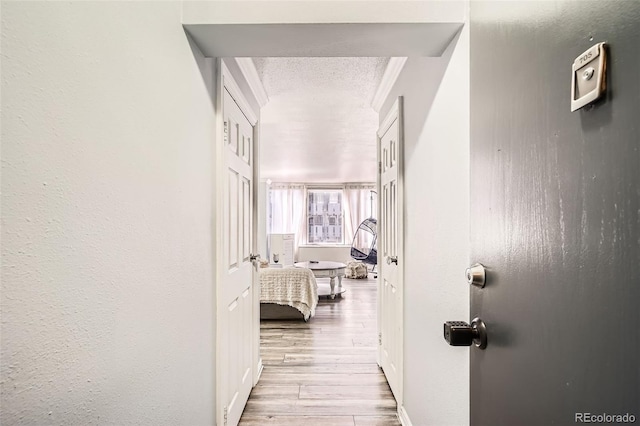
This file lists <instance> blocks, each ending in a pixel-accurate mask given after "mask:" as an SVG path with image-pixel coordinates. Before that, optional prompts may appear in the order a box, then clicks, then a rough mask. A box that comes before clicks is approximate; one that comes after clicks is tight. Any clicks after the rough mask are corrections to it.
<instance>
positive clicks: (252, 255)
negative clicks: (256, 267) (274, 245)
mask: <svg viewBox="0 0 640 426" xmlns="http://www.w3.org/2000/svg"><path fill="white" fill-rule="evenodd" d="M258 259H260V255H259V254H250V255H249V260H250V261H252V262H253V261H254V260H258Z"/></svg>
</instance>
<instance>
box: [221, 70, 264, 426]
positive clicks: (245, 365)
mask: <svg viewBox="0 0 640 426" xmlns="http://www.w3.org/2000/svg"><path fill="white" fill-rule="evenodd" d="M223 78H224V77H223ZM222 111H223V118H224V137H223V145H224V146H223V149H222V151H223V152H222V158H223V161H222V163H223V176H221V177H222V185H223V186H222V188H220V190H221V191H222V193H223V197H224V200H223V203H222V206H223V207H222V209H223V214H222V228H221V230H220V232H221V233H222V268H221V271H219V274H218V277H219V280H220V282H219V284H218V309H219V310H220V312H218V321H219V324H218V333H219V335H218V345H219V346H218V348H217V353H218V357H219V358H218V360H217V362H218V365H219V368H218V380H219V381H220V382H219V387H218V391H219V392H221V393H222V394H221V395H219V401H221V402H222V404H223V405H222V419H220V418H219V419H218V424H224V425H236V424H237V423H238V421H239V420H240V416H241V415H242V411H243V410H244V406H245V404H246V402H247V399H248V397H249V393H250V392H251V388H252V386H253V374H252V363H253V361H252V360H253V356H254V353H253V352H254V351H255V349H256V348H254V344H253V343H254V342H253V337H254V331H255V330H254V310H253V300H254V297H253V264H252V261H251V251H252V246H253V207H254V206H253V176H254V173H253V168H254V156H253V152H254V149H253V148H254V147H253V144H254V140H253V126H252V125H251V123H250V122H249V120H248V119H247V118H246V117H245V115H244V114H243V112H242V110H241V109H240V107H239V106H238V104H237V103H236V101H235V100H234V98H233V97H232V96H231V94H230V93H229V91H228V89H227V88H226V87H224V88H223V98H222ZM218 264H219V265H220V263H218Z"/></svg>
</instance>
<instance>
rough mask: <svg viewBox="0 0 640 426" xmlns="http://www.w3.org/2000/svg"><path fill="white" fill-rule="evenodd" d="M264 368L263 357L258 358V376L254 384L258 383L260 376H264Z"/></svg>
mask: <svg viewBox="0 0 640 426" xmlns="http://www.w3.org/2000/svg"><path fill="white" fill-rule="evenodd" d="M263 370H264V364H263V363H262V357H260V359H259V360H258V367H257V371H258V372H257V373H256V377H255V378H254V381H253V386H254V387H255V386H256V385H257V384H258V381H259V380H260V376H262V371H263Z"/></svg>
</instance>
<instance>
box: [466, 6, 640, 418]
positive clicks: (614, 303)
mask: <svg viewBox="0 0 640 426" xmlns="http://www.w3.org/2000/svg"><path fill="white" fill-rule="evenodd" d="M470 16H471V33H470V34H471V261H472V262H480V263H483V264H485V266H487V268H488V279H487V285H486V287H485V288H483V289H479V288H476V287H474V288H472V289H471V290H470V291H471V312H470V315H471V318H473V317H475V316H480V317H481V318H482V319H483V320H484V322H485V323H486V326H487V330H488V346H487V348H486V349H485V350H480V349H478V348H475V347H472V349H471V383H470V386H471V424H472V425H492V426H495V425H565V424H566V425H570V424H571V425H573V424H576V420H577V423H578V424H579V423H580V420H585V419H586V418H587V413H589V416H591V417H590V418H591V419H594V417H593V416H597V415H609V416H610V415H618V414H619V415H624V414H627V413H629V414H631V415H634V416H635V418H636V422H640V408H639V406H640V328H639V327H640V201H639V200H640V1H616V2H612V3H608V2H584V1H579V2H574V1H560V2H547V1H543V2H529V1H523V2H471V15H470ZM600 41H606V42H607V43H608V45H609V65H608V93H607V97H606V99H605V100H604V101H602V102H598V103H597V104H596V105H595V106H592V107H586V108H584V109H582V110H579V111H576V112H573V113H572V112H570V93H571V91H570V87H571V65H572V63H573V61H574V59H575V58H576V57H577V56H578V55H579V54H580V53H582V52H584V51H586V50H587V49H588V48H589V47H591V46H592V45H594V44H595V43H597V42H600ZM576 415H577V416H578V417H576ZM580 415H582V417H580ZM627 418H628V417H627ZM609 419H611V418H609ZM595 420H598V418H597V417H595ZM602 420H605V421H607V418H606V417H604V418H602ZM613 420H616V419H615V418H614V419H613Z"/></svg>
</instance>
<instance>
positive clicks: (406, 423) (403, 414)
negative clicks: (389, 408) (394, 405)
mask: <svg viewBox="0 0 640 426" xmlns="http://www.w3.org/2000/svg"><path fill="white" fill-rule="evenodd" d="M398 419H399V420H400V424H401V425H402V426H413V423H411V419H409V414H407V410H405V409H404V405H403V406H401V407H399V408H398Z"/></svg>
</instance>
